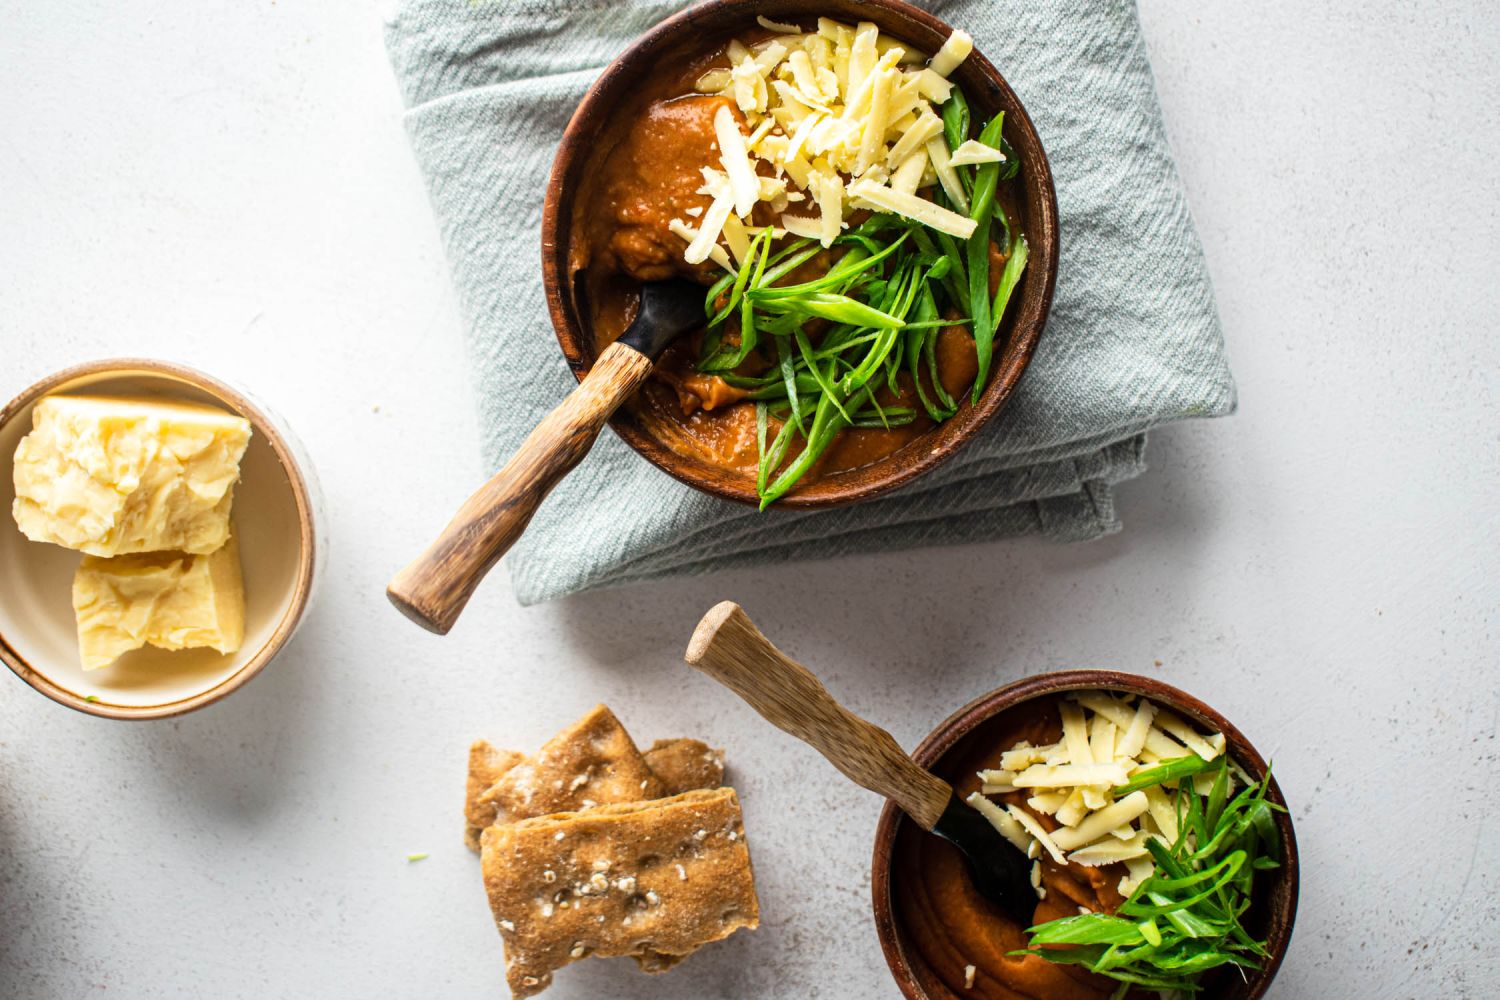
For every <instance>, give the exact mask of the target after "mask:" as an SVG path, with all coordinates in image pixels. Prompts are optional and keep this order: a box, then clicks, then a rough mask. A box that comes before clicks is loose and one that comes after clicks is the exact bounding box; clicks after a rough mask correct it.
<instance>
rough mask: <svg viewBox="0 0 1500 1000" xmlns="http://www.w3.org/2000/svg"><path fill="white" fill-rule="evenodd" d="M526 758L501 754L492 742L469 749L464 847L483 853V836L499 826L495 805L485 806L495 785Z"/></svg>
mask: <svg viewBox="0 0 1500 1000" xmlns="http://www.w3.org/2000/svg"><path fill="white" fill-rule="evenodd" d="M525 759H526V756H525V754H520V753H517V752H516V751H514V750H501V749H500V748H498V747H495V746H491V745H490V743H489V741H488V740H475V741H474V743H473V744H472V745H471V746H470V747H469V777H468V780H467V781H466V782H465V784H464V843H465V844H468V845H469V848H470V850H474V851H477V850H479V835H480V834H481V833H482V832H484V828H485V827H487V826H489V825H491V824H492V823H494V822H495V803H494V802H481V801H480V799H481V797H482V796H483V795H484V793H485V792H488V791H489V790H490V789H491V788H492V787H494V784H495V782H497V781H499V780H500V778H501V777H502V776H503V775H504V774H505V772H507V771H509V770H510V769H511V768H513V767H515V766H516V765H517V764H519V763H520V762H521V761H523V760H525Z"/></svg>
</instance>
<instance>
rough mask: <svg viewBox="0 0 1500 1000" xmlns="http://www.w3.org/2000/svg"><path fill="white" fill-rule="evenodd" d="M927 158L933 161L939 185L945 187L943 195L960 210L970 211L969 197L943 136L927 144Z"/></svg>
mask: <svg viewBox="0 0 1500 1000" xmlns="http://www.w3.org/2000/svg"><path fill="white" fill-rule="evenodd" d="M927 158H928V159H930V160H931V161H932V169H933V171H934V172H935V173H936V174H937V179H938V183H939V184H941V185H942V186H943V193H944V194H946V195H947V196H948V200H949V201H951V202H953V204H955V205H957V206H958V208H959V210H960V211H962V212H967V211H968V210H969V196H968V195H967V194H966V193H964V185H963V182H962V181H961V180H959V179H958V171H956V170H954V169H953V162H952V158H951V157H950V156H949V155H948V142H947V140H946V139H944V138H943V137H942V136H937V137H936V138H933V139H931V140H929V141H928V143H927Z"/></svg>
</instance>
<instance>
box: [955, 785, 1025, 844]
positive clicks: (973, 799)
mask: <svg viewBox="0 0 1500 1000" xmlns="http://www.w3.org/2000/svg"><path fill="white" fill-rule="evenodd" d="M964 801H965V802H967V803H968V804H969V805H971V806H973V807H974V808H975V809H976V810H978V811H979V814H980V815H981V816H983V817H984V818H985V819H987V820H989V821H990V825H991V826H993V827H994V828H995V829H996V830H997V831H998V832H999V834H1000V836H1002V837H1004V838H1005V839H1006V840H1008V841H1010V842H1011V843H1012V844H1013V845H1015V847H1016V849H1017V850H1021V851H1025V850H1027V849H1029V847H1030V846H1031V844H1032V842H1031V840H1030V838H1028V837H1027V836H1026V830H1025V828H1024V827H1022V826H1021V824H1020V823H1018V822H1016V820H1015V819H1014V818H1013V817H1012V816H1011V815H1010V813H1008V812H1006V811H1005V810H1004V809H1001V808H1000V807H999V806H997V805H995V803H993V802H991V801H990V800H989V799H987V798H985V797H984V796H983V795H980V794H979V793H978V792H974V793H973V794H972V795H970V796H969V797H968V798H967V799H965V800H964Z"/></svg>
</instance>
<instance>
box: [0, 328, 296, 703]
mask: <svg viewBox="0 0 1500 1000" xmlns="http://www.w3.org/2000/svg"><path fill="white" fill-rule="evenodd" d="M66 393H90V394H95V393H97V394H108V395H129V396H144V397H151V396H156V397H165V398H170V399H180V400H186V401H189V402H202V403H210V404H214V405H217V406H221V407H223V408H225V409H228V410H232V411H234V412H235V413H238V414H239V415H240V416H242V417H244V418H245V419H247V420H249V421H250V424H251V426H252V428H253V431H254V434H253V436H252V437H251V439H250V446H249V448H248V449H247V450H246V452H245V457H244V459H243V460H242V461H241V463H240V470H241V476H240V481H239V483H238V484H237V485H236V487H235V495H234V511H233V516H234V526H235V528H234V530H235V533H236V534H237V535H238V536H239V539H240V560H241V564H242V567H243V571H244V579H245V640H244V644H243V645H242V646H241V647H240V650H239V652H237V653H232V654H224V653H219V652H217V651H215V650H212V649H192V650H182V651H178V652H169V651H167V650H161V649H156V648H155V647H151V646H147V647H145V648H144V649H139V650H135V651H133V652H130V653H127V654H125V655H124V656H122V657H121V658H120V659H119V660H118V661H116V662H115V663H114V664H113V665H112V666H109V667H105V668H103V669H101V670H91V671H84V669H83V667H82V666H81V665H80V663H79V658H78V636H77V632H76V624H75V621H74V615H73V604H72V596H71V595H72V580H73V572H74V570H75V569H76V568H77V566H78V561H79V558H80V555H79V553H77V552H74V551H72V550H70V549H65V548H62V547H61V546H57V545H49V544H45V543H42V542H33V541H30V540H29V539H27V538H26V536H25V535H23V534H21V532H20V529H18V528H17V527H16V524H15V521H14V520H13V519H12V517H11V513H10V511H11V504H12V502H13V501H14V500H15V486H14V482H13V465H14V460H15V452H16V445H17V444H18V443H19V442H20V440H21V438H22V437H24V436H25V435H26V433H27V432H29V431H30V430H31V411H32V408H33V406H34V405H35V404H36V402H37V401H38V400H39V399H41V398H42V397H43V396H47V395H58V394H66ZM304 467H305V463H303V462H302V460H301V456H300V454H299V449H298V446H297V444H296V441H295V439H294V438H293V437H291V435H290V434H289V432H288V431H287V430H286V429H285V427H284V426H283V425H282V424H281V423H280V422H279V421H278V420H277V419H276V418H275V417H274V416H273V415H272V414H271V413H270V412H269V411H268V410H266V409H265V407H263V406H262V405H260V404H258V403H256V402H254V401H252V399H251V398H250V396H248V395H247V394H246V393H245V392H243V391H241V390H238V389H234V388H231V387H230V386H228V385H226V384H225V383H223V382H221V381H219V380H217V379H214V378H211V377H209V376H207V375H204V374H203V373H201V372H197V371H194V370H193V369H191V368H187V367H184V366H181V365H175V364H169V363H167V362H163V361H150V360H145V359H140V358H125V359H116V360H110V361H95V362H92V363H89V364H84V365H79V366H78V367H76V368H69V369H68V370H66V371H62V372H58V373H57V374H55V375H50V376H48V377H47V378H44V379H42V380H41V381H40V382H38V383H36V384H35V385H33V386H31V387H30V388H29V389H27V390H26V391H25V392H23V393H21V394H20V395H19V396H17V397H16V398H15V399H13V400H11V402H10V403H9V404H8V405H7V406H6V407H5V409H4V410H0V660H4V661H5V663H6V665H7V666H9V667H10V669H11V670H13V671H15V673H16V675H17V676H18V677H20V678H21V679H22V680H23V681H25V682H26V683H27V684H30V685H31V686H32V687H34V688H36V689H37V690H38V691H40V692H41V693H42V694H44V695H46V696H47V697H49V698H51V699H52V700H53V701H56V702H59V703H61V704H63V705H66V706H68V707H69V708H73V709H77V710H78V711H80V712H87V713H89V714H90V715H98V716H102V717H104V718H109V719H157V718H163V717H166V716H172V715H181V714H183V713H184V712H191V711H193V710H194V709H197V708H202V707H203V706H204V705H208V704H211V703H213V702H215V701H218V700H219V699H220V698H222V697H224V696H225V695H227V694H229V693H230V692H231V691H234V690H236V689H238V688H239V687H240V686H242V685H243V684H244V683H245V682H246V681H248V680H249V679H250V678H251V677H253V676H255V675H256V674H257V673H259V672H260V670H261V668H263V667H264V666H265V665H266V664H267V663H269V662H270V661H271V659H272V657H274V656H275V655H276V654H277V653H278V652H279V651H280V650H281V648H282V647H283V646H284V645H286V643H287V640H289V639H290V638H291V636H292V633H293V632H294V631H295V630H296V628H297V625H298V623H299V622H300V621H301V620H302V616H303V613H304V612H305V611H306V609H307V606H308V602H309V600H310V598H311V595H312V592H313V587H314V581H315V577H316V573H317V570H318V567H319V566H320V565H321V564H322V562H323V560H322V558H321V554H320V552H319V546H320V544H321V535H320V534H319V532H318V530H317V527H316V521H317V515H316V513H315V511H316V510H317V508H318V504H317V499H316V487H315V485H314V483H313V481H312V480H311V479H310V477H309V476H308V475H306V474H304V472H303V468H304Z"/></svg>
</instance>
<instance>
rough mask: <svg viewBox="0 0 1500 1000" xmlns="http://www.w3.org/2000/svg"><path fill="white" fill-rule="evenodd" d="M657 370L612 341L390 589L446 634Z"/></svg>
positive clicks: (414, 616) (399, 603)
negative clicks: (617, 414) (539, 512)
mask: <svg viewBox="0 0 1500 1000" xmlns="http://www.w3.org/2000/svg"><path fill="white" fill-rule="evenodd" d="M650 374H651V359H650V358H648V357H646V356H645V355H644V354H642V353H641V352H640V351H637V350H635V349H634V348H632V347H627V346H626V345H624V344H611V345H610V346H609V347H607V348H605V350H604V353H602V354H600V355H599V359H598V360H597V361H596V362H594V367H593V368H592V369H590V370H589V373H588V375H587V376H586V377H585V378H584V380H583V382H581V383H580V384H579V386H578V388H577V389H574V390H573V392H572V393H571V394H570V395H569V396H568V398H567V399H565V400H563V401H562V403H561V404H560V405H559V406H558V407H557V409H555V410H553V411H552V412H551V413H549V414H548V415H547V416H546V417H545V418H544V419H543V420H542V422H541V423H539V424H537V425H536V428H535V429H534V430H533V431H532V432H531V434H530V435H529V436H528V437H527V438H526V440H525V441H523V442H522V443H521V447H520V449H519V450H518V451H517V452H516V453H515V454H514V455H513V456H511V459H510V461H509V462H506V463H505V467H504V468H503V469H501V470H500V471H499V472H497V473H495V475H494V477H493V478H491V479H490V481H489V482H487V483H485V484H484V485H483V486H481V487H480V488H479V490H478V492H476V493H475V494H474V495H473V496H471V497H470V498H469V499H468V501H467V502H465V503H464V505H463V506H462V507H460V508H459V509H458V513H457V514H455V515H453V520H452V521H449V522H448V526H447V527H446V528H444V529H443V533H442V534H441V535H439V536H438V537H437V541H435V542H433V543H432V544H431V545H429V546H428V547H427V550H426V551H425V552H423V553H422V554H421V555H420V556H418V557H417V558H416V560H415V561H413V562H412V563H411V564H410V565H409V566H407V567H406V568H405V569H403V570H402V571H401V572H399V573H397V574H396V575H395V577H394V578H393V579H392V580H391V582H390V585H389V586H387V587H386V590H385V592H386V596H387V597H389V598H390V599H391V603H392V604H394V605H395V606H396V607H397V608H398V609H400V611H401V613H402V614H404V615H406V617H408V618H410V619H411V620H412V621H414V622H416V623H417V624H418V625H421V626H422V627H423V628H425V629H427V630H428V631H430V632H436V633H437V634H439V635H446V634H447V632H448V630H449V629H451V628H452V627H453V623H454V622H455V621H457V620H458V615H459V613H460V612H461V611H463V609H464V605H465V604H467V603H468V602H469V597H470V596H471V595H472V594H473V593H474V588H475V587H477V586H478V585H479V581H480V580H483V579H484V575H485V574H486V573H488V572H489V571H490V568H491V567H492V566H494V565H495V563H496V562H498V561H499V559H500V557H501V556H503V555H504V554H505V553H506V551H507V550H508V549H509V548H510V547H511V546H512V545H514V544H515V543H516V539H518V538H520V537H521V534H522V533H523V532H524V531H525V530H526V526H527V525H528V524H530V523H531V517H532V515H533V514H535V513H536V511H537V508H538V507H540V506H541V503H542V501H543V500H545V499H546V497H547V494H548V493H550V492H551V491H552V487H554V486H556V485H557V483H558V481H559V480H560V479H562V477H563V476H565V475H567V474H568V473H569V472H570V471H572V469H573V467H574V466H576V465H577V464H578V463H579V462H581V461H583V457H584V456H585V455H587V454H588V453H589V449H590V448H591V447H593V444H594V440H595V439H596V438H597V437H598V436H599V431H600V429H601V428H603V427H604V423H605V421H607V420H608V419H609V418H610V416H611V415H612V414H613V413H614V412H615V410H617V409H619V408H620V404H621V403H623V402H625V400H626V399H628V398H630V395H631V394H632V393H634V392H635V391H636V390H637V389H639V388H640V386H641V383H643V382H645V381H646V377H647V376H648V375H650Z"/></svg>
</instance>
